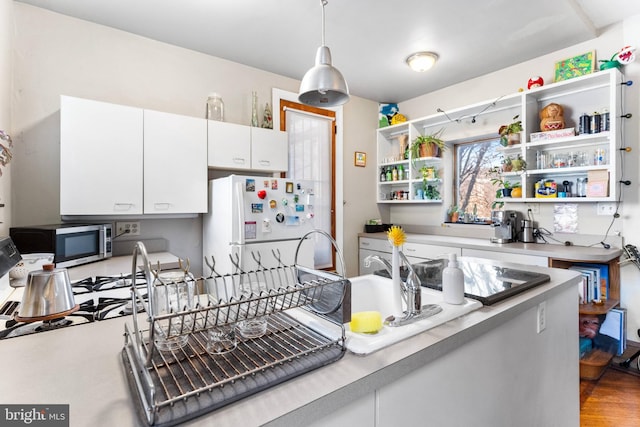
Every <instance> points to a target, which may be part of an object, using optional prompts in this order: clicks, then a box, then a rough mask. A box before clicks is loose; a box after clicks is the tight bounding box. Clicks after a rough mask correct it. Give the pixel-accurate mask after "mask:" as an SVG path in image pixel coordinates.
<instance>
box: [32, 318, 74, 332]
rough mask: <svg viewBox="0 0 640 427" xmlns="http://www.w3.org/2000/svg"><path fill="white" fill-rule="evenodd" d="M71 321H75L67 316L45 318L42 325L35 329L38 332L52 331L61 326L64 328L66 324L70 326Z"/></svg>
mask: <svg viewBox="0 0 640 427" xmlns="http://www.w3.org/2000/svg"><path fill="white" fill-rule="evenodd" d="M71 323H73V322H72V321H71V320H69V319H67V318H66V317H61V318H59V319H53V320H44V321H43V322H42V324H41V325H40V326H38V327H36V329H35V331H36V332H45V331H52V330H54V329H60V328H64V327H65V326H69V325H70V324H71Z"/></svg>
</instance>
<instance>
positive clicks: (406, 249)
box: [404, 248, 416, 252]
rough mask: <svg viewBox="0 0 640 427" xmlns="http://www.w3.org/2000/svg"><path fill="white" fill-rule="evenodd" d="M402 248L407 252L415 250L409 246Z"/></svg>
mask: <svg viewBox="0 0 640 427" xmlns="http://www.w3.org/2000/svg"><path fill="white" fill-rule="evenodd" d="M404 250H405V251H407V252H415V251H416V250H415V249H411V248H404Z"/></svg>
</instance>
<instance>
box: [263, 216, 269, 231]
mask: <svg viewBox="0 0 640 427" xmlns="http://www.w3.org/2000/svg"><path fill="white" fill-rule="evenodd" d="M262 232H263V233H271V221H270V220H269V219H268V218H265V219H263V220H262Z"/></svg>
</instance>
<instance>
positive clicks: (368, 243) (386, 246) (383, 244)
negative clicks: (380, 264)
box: [359, 237, 391, 253]
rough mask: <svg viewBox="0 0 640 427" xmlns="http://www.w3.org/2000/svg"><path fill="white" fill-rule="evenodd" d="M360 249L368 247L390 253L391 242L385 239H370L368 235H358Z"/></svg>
mask: <svg viewBox="0 0 640 427" xmlns="http://www.w3.org/2000/svg"><path fill="white" fill-rule="evenodd" d="M359 247H360V248H361V249H369V250H371V251H378V252H388V253H391V243H389V240H387V239H372V238H370V237H360V245H359Z"/></svg>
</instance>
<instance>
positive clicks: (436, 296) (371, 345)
mask: <svg viewBox="0 0 640 427" xmlns="http://www.w3.org/2000/svg"><path fill="white" fill-rule="evenodd" d="M349 280H350V281H351V312H352V313H356V312H359V311H379V312H380V313H381V314H382V318H383V319H384V318H386V317H387V316H389V315H390V314H391V313H392V312H393V304H392V302H393V298H392V291H393V288H392V283H391V279H389V278H386V277H382V276H377V275H373V274H370V275H365V276H357V277H353V278H350V279H349ZM426 304H439V305H440V306H441V307H442V311H441V312H440V313H438V314H435V315H433V316H431V317H428V318H426V319H422V320H419V321H417V322H414V323H411V324H408V325H404V326H396V327H390V326H386V325H385V326H383V327H382V329H381V330H380V331H379V332H378V333H376V334H363V333H356V332H351V331H350V330H347V349H348V350H350V351H351V352H353V353H355V354H360V355H366V354H370V353H373V352H374V351H377V350H380V349H382V348H385V347H387V346H389V345H391V344H395V343H397V342H400V341H402V340H405V339H407V338H409V337H412V336H414V335H417V334H419V333H421V332H424V331H427V330H429V329H431V328H435V327H436V326H439V325H442V324H443V323H446V322H448V321H450V320H452V319H455V318H458V317H460V316H463V315H465V314H467V313H470V312H471V311H473V310H477V309H478V308H480V307H482V303H481V302H479V301H477V300H473V299H470V298H465V303H464V304H461V305H451V304H447V303H445V302H443V301H442V292H440V291H437V290H434V289H429V288H424V287H423V288H422V305H426ZM347 329H348V328H347Z"/></svg>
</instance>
